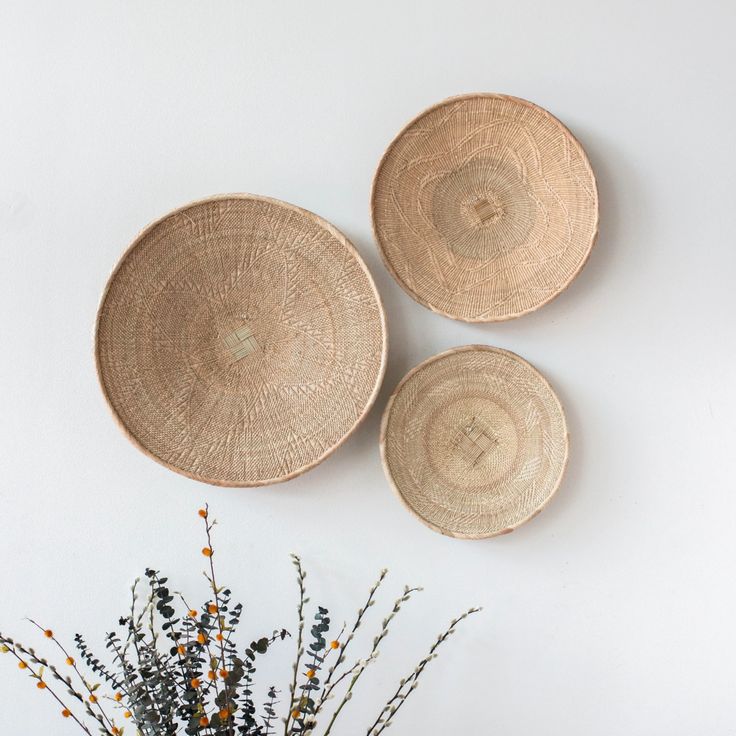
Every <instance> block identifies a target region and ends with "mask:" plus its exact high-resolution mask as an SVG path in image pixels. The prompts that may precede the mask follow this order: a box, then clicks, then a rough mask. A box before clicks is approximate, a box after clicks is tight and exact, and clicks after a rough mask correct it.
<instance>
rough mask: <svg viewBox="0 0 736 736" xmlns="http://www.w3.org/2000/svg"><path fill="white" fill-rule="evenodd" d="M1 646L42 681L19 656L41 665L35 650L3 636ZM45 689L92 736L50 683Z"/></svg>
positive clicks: (37, 673) (0, 635) (32, 675)
mask: <svg viewBox="0 0 736 736" xmlns="http://www.w3.org/2000/svg"><path fill="white" fill-rule="evenodd" d="M0 644H2V645H3V646H5V647H7V649H8V651H9V652H10V653H11V654H12V655H13V656H14V657H15V658H16V659H17V660H18V662H19V663H21V662H22V663H23V664H24V665H25V667H26V669H27V670H28V672H29V673H30V674H31V677H33V678H34V679H36V680H38V681H39V682H41V681H42V677H41V675H40V674H39V672H37V671H36V670H34V669H33V667H31V665H29V664H28V662H26V660H25V659H24V658H23V657H21V656H20V654H18V651H20V652H21V653H22V654H25V655H26V656H27V657H29V658H30V659H31V661H34V662H39V663H40V661H41V660H38V659H37V657H36V655H35V654H34V653H33V650H31V649H25V647H23V646H22V645H21V644H18V643H17V642H15V641H13V640H12V639H8V638H7V637H5V636H3V635H2V634H0ZM42 666H43V665H42ZM44 689H45V690H48V692H49V694H50V695H51V697H53V698H54V700H55V701H56V702H57V703H58V704H59V705H60V706H61V707H62V709H63V710H64V711H66V712H67V713H69V717H70V718H72V719H73V720H74V721H75V722H76V724H77V725H78V726H79V727H80V728H81V729H82V731H84V732H85V733H86V734H87V735H88V736H92V734H91V732H90V730H89V728H87V726H86V725H85V724H84V723H83V722H82V721H80V720H79V718H77V716H76V715H75V714H74V712H73V711H72V709H71V708H69V707H68V706H67V705H66V703H65V702H64V701H63V700H62V699H61V698H60V697H59V696H58V695H57V694H56V692H55V691H54V689H53V688H52V687H51V686H50V685H49V684H48V683H46V687H45V688H44ZM108 733H109V732H108Z"/></svg>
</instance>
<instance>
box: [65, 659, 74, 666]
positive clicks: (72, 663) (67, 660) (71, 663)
mask: <svg viewBox="0 0 736 736" xmlns="http://www.w3.org/2000/svg"><path fill="white" fill-rule="evenodd" d="M66 663H67V664H68V665H69V666H70V667H73V666H74V659H73V658H72V657H67V658H66Z"/></svg>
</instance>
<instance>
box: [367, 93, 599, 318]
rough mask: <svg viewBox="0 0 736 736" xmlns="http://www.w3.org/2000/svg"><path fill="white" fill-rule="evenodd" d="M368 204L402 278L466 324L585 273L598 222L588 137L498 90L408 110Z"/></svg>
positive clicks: (522, 309) (524, 309)
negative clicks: (412, 114)
mask: <svg viewBox="0 0 736 736" xmlns="http://www.w3.org/2000/svg"><path fill="white" fill-rule="evenodd" d="M371 211H372V216H373V228H374V233H375V237H376V240H377V241H378V244H379V248H380V251H381V254H382V257H383V260H384V262H385V264H386V267H387V268H388V269H389V271H390V272H391V273H392V275H393V276H394V278H395V279H396V280H397V281H398V282H399V284H400V285H401V286H402V287H403V288H404V289H405V290H406V291H407V292H408V293H409V295H410V296H412V297H413V298H414V299H415V300H416V301H418V302H419V303H420V304H423V305H424V306H426V307H429V308H430V309H432V310H434V311H436V312H438V313H440V314H443V315H445V316H447V317H452V318H454V319H460V320H465V321H468V322H495V321H499V320H506V319H511V318H513V317H519V316H520V315H523V314H526V313H528V312H532V311H534V310H535V309H538V308H539V307H541V306H542V305H543V304H546V303H547V302H548V301H550V300H551V299H552V298H554V297H555V296H556V295H557V294H559V293H560V292H561V291H563V290H564V289H565V288H566V287H567V285H568V284H569V283H570V282H571V281H572V279H573V278H574V277H575V276H576V275H577V274H578V273H579V271H580V269H581V268H582V267H583V265H584V264H585V261H586V260H587V258H588V254H589V253H590V250H591V248H592V246H593V243H594V241H595V237H596V234H597V231H598V194H597V189H596V182H595V178H594V176H593V171H592V169H591V167H590V164H589V162H588V158H587V156H586V155H585V152H584V151H583V148H582V146H581V145H580V144H579V143H578V141H577V140H576V139H575V138H574V137H573V135H572V133H570V131H569V130H568V129H567V128H566V127H565V126H564V125H563V124H562V123H561V122H560V121H559V120H557V119H556V118H554V117H553V116H552V115H551V114H550V113H548V112H547V111H546V110H543V109H542V108H541V107H538V106H537V105H534V104H532V103H531V102H527V101H526V100H521V99H518V98H516V97H508V96H505V95H497V94H472V95H464V96H461V97H453V98H450V99H448V100H445V101H444V102H440V103H439V104H438V105H435V106H433V107H430V108H429V109H428V110H426V111H425V112H423V113H422V114H421V115H419V116H418V117H417V118H415V119H414V120H412V121H411V122H410V123H409V124H408V125H407V126H406V127H405V128H404V129H403V130H402V131H401V132H400V133H399V135H398V136H397V137H396V138H395V139H394V141H393V142H392V143H391V145H390V146H389V148H388V150H387V151H386V153H385V154H384V156H383V158H382V160H381V162H380V164H379V166H378V170H377V171H376V175H375V178H374V181H373V192H372V197H371Z"/></svg>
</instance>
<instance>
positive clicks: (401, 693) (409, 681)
mask: <svg viewBox="0 0 736 736" xmlns="http://www.w3.org/2000/svg"><path fill="white" fill-rule="evenodd" d="M481 610H482V609H481V608H470V609H469V610H467V611H466V612H465V613H463V614H462V615H461V616H458V617H457V618H455V619H453V620H452V621H451V622H450V625H449V626H448V627H447V629H445V631H444V632H443V633H441V634H440V635H439V636H438V637H437V641H436V642H435V643H434V644H433V645H432V646H431V647H430V650H429V653H428V654H427V656H426V657H424V659H422V660H421V661H420V662H419V664H418V665H417V666H416V667H415V668H414V671H413V672H412V673H411V674H410V675H409V676H408V677H407V678H405V679H402V680H401V681H400V682H399V686H398V688H396V692H395V693H394V694H393V696H392V697H391V698H390V699H389V701H388V703H387V704H386V705H385V706H384V708H383V710H382V711H381V712H380V713H379V715H378V718H376V720H375V721H374V722H373V725H372V726H371V727H370V728H369V729H368V731H367V735H366V736H378V734H380V733H382V732H383V731H384V730H385V729H386V728H387V727H388V725H389V723H390V722H391V719H392V718H393V717H394V716H395V715H396V713H397V712H398V711H399V709H400V708H401V706H402V705H403V704H404V703H405V702H406V699H407V698H408V697H409V695H411V693H412V692H413V691H414V690H415V689H416V687H417V685H418V684H419V677H420V676H421V674H422V672H424V669H425V667H426V666H427V665H428V664H429V663H430V662H431V661H432V660H433V659H434V658H435V657H436V656H437V649H439V647H441V646H442V644H444V642H445V641H446V640H447V639H448V637H450V636H451V635H452V634H454V633H455V627H456V626H457V625H458V624H459V623H460V622H461V621H462V620H463V619H466V618H467V617H468V616H472V615H473V614H474V613H478V612H479V611H481ZM397 700H398V703H397V705H396V706H395V707H394V706H393V704H394V703H395V702H396V701H397ZM385 714H388V715H387V716H386V718H383V716H384V715H385Z"/></svg>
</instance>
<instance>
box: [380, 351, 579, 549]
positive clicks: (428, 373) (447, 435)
mask: <svg viewBox="0 0 736 736" xmlns="http://www.w3.org/2000/svg"><path fill="white" fill-rule="evenodd" d="M567 450H568V438H567V428H566V423H565V415H564V413H563V411H562V407H561V406H560V402H559V401H558V399H557V397H556V396H555V394H554V392H553V390H552V388H551V387H550V385H549V383H547V381H546V380H545V379H544V378H543V376H542V375H541V374H540V373H539V372H538V371H537V370H536V369H534V368H533V367H532V366H531V365H530V364H529V363H527V362H526V361H525V360H522V359H521V358H520V357H519V356H518V355H515V354H514V353H510V352H508V351H506V350H501V349H499V348H492V347H488V346H485V345H468V346H466V347H461V348H455V349H453V350H449V351H447V352H445V353H441V354H440V355H436V356H434V357H433V358H430V359H429V360H427V361H425V362H424V363H422V364H421V365H419V366H417V367H416V368H414V370H412V371H411V372H410V373H409V374H408V375H407V376H406V377H405V378H404V379H403V381H401V383H400V384H399V386H398V387H397V389H396V391H395V392H394V394H393V395H392V396H391V399H390V400H389V402H388V405H387V406H386V409H385V411H384V414H383V421H382V424H381V456H382V459H383V465H384V469H385V471H386V475H387V477H388V480H389V482H390V484H391V486H392V488H393V489H394V491H396V493H397V494H398V496H399V498H400V499H401V501H402V502H403V503H404V505H405V506H406V507H407V508H408V509H409V510H410V511H411V512H412V513H413V514H414V515H416V516H417V517H418V518H419V519H420V520H421V521H422V522H424V523H425V524H426V525H427V526H429V527H430V528H432V529H434V530H435V531H438V532H441V533H442V534H447V535H448V536H451V537H459V538H463V539H480V538H484V537H492V536H495V535H498V534H505V533H507V532H510V531H512V530H513V529H515V528H516V527H518V526H519V525H520V524H522V523H524V522H525V521H527V520H529V519H531V518H532V517H533V516H535V515H536V514H537V513H539V511H540V510H541V509H542V508H543V507H544V506H545V505H546V504H547V502H548V501H549V500H550V498H551V497H552V495H553V494H554V492H555V491H556V490H557V488H558V486H559V484H560V481H561V479H562V475H563V472H564V469H565V465H566V462H567Z"/></svg>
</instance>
